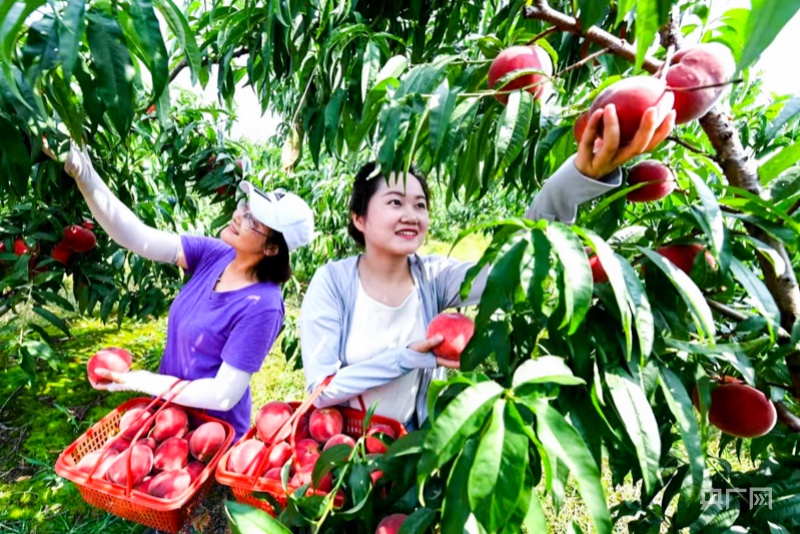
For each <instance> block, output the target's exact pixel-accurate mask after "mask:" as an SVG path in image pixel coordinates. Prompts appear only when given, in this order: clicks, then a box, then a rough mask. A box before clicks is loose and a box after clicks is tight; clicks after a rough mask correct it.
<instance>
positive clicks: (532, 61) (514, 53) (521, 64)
mask: <svg viewBox="0 0 800 534" xmlns="http://www.w3.org/2000/svg"><path fill="white" fill-rule="evenodd" d="M533 69H535V70H538V71H541V72H542V73H544V74H540V73H535V72H529V73H527V74H520V75H519V76H517V77H516V78H514V79H513V80H511V81H510V82H508V83H506V84H504V85H503V86H502V87H495V84H496V83H497V82H498V81H499V80H500V79H501V78H503V77H505V76H507V75H510V74H511V73H513V72H514V71H519V70H533ZM552 73H553V63H552V62H551V61H550V56H549V55H548V54H547V52H545V50H544V49H543V48H542V47H540V46H536V45H533V46H512V47H509V48H506V49H505V50H503V51H502V52H500V53H499V54H498V55H497V57H495V58H494V61H492V64H491V66H490V67H489V89H494V90H496V91H513V90H515V89H523V88H524V89H525V91H528V92H529V93H531V94H532V95H533V98H539V97H540V96H541V95H542V92H543V91H544V86H545V82H546V81H547V77H548V76H550V75H551V74H552ZM495 98H496V99H497V100H499V101H500V102H502V103H503V104H506V103H508V93H500V94H496V95H495Z"/></svg>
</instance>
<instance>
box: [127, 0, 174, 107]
mask: <svg viewBox="0 0 800 534" xmlns="http://www.w3.org/2000/svg"><path fill="white" fill-rule="evenodd" d="M131 15H132V17H133V23H134V26H135V27H136V32H137V34H138V37H139V42H140V43H141V45H142V48H143V49H144V51H145V53H147V54H150V55H149V57H145V63H147V68H148V69H149V70H150V74H151V75H152V77H153V95H154V98H155V99H157V98H158V97H159V96H161V94H162V93H163V92H164V89H166V87H167V83H169V55H168V54H167V48H166V46H164V38H163V37H162V35H161V28H160V27H159V25H158V19H157V18H156V13H155V11H154V10H153V3H152V0H131Z"/></svg>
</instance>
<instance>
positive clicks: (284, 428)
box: [245, 375, 334, 486]
mask: <svg viewBox="0 0 800 534" xmlns="http://www.w3.org/2000/svg"><path fill="white" fill-rule="evenodd" d="M333 377H334V375H330V376H328V377H325V379H324V380H323V381H322V382H320V384H319V385H318V386H317V387H315V388H314V390H313V391H312V392H311V394H310V395H309V396H308V397H307V398H306V399H305V400H304V401H303V402H302V403H301V404H300V406H298V407H297V409H296V410H295V411H294V412H292V415H290V416H289V418H288V419H287V420H286V421H285V422H284V423H283V425H281V427H280V428H279V429H278V430H277V431H276V432H275V433H274V434H273V435H272V436H269V437H268V438H267V439H268V440H269V443H265V445H266V446H267V454H265V455H264V457H263V458H261V460H260V461H259V462H258V463H256V464H251V465H249V466H247V469H246V470H245V472H246V473H250V475H249V476H250V477H251V479H250V480H249V481H248V484H249V485H251V486H252V485H253V484H255V482H256V480H257V479H258V478H259V477H260V476H261V473H262V472H263V471H264V467H265V465H266V463H267V462H268V461H269V455H270V454H271V453H272V449H273V448H275V445H277V444H278V443H280V442H281V441H283V440H285V439H286V438H287V437H289V445H290V446H291V447H292V455H293V456H294V448H295V443H294V436H295V434H296V433H297V423H298V422H299V421H300V418H301V417H302V416H303V415H304V414H305V413H306V412H307V411H308V408H309V407H310V406H312V405H313V404H314V401H315V400H316V399H317V397H319V396H320V394H321V393H322V391H323V390H324V389H325V387H326V386H327V385H328V384H330V383H331V380H333ZM287 432H289V436H287V435H286V434H287ZM254 466H255V470H254V471H252V472H251V468H252V467H254Z"/></svg>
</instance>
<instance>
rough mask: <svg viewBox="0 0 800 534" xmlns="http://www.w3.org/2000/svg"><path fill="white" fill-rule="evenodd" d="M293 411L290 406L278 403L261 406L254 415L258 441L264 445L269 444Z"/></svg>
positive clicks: (273, 402)
mask: <svg viewBox="0 0 800 534" xmlns="http://www.w3.org/2000/svg"><path fill="white" fill-rule="evenodd" d="M293 411H294V410H292V407H291V406H289V405H288V404H286V403H285V402H280V401H272V402H268V403H266V404H265V405H264V406H262V407H261V409H260V410H258V413H257V414H256V432H257V433H258V439H260V440H261V441H263V442H264V443H269V442H271V441H272V438H273V437H274V436H275V434H277V433H278V430H280V428H281V427H282V426H283V424H284V423H285V422H286V421H287V420H288V419H289V417H290V416H291V415H292V412H293Z"/></svg>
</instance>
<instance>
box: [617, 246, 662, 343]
mask: <svg viewBox="0 0 800 534" xmlns="http://www.w3.org/2000/svg"><path fill="white" fill-rule="evenodd" d="M617 260H618V261H619V264H620V267H622V273H623V277H624V279H625V285H626V286H627V287H628V297H629V299H630V300H629V301H628V304H629V305H630V307H631V310H633V322H634V324H635V325H636V334H637V336H638V339H639V350H641V352H642V356H649V355H650V353H651V352H652V351H653V340H654V339H655V326H654V319H653V311H652V309H651V308H650V301H649V300H647V294H646V293H645V290H644V286H642V281H641V280H639V276H638V275H637V274H636V271H634V270H633V267H631V264H630V263H628V260H626V259H625V258H623V257H622V256H619V255H617Z"/></svg>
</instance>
